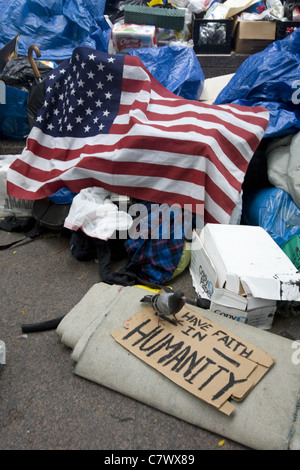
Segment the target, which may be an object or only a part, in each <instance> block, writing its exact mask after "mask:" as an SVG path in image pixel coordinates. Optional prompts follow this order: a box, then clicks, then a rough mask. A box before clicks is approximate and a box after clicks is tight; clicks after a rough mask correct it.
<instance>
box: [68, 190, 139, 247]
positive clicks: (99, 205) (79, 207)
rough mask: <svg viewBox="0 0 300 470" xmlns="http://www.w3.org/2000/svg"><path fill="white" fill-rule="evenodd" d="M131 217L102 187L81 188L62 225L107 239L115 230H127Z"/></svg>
mask: <svg viewBox="0 0 300 470" xmlns="http://www.w3.org/2000/svg"><path fill="white" fill-rule="evenodd" d="M131 225H132V217H131V216H130V215H129V214H127V212H125V211H119V209H118V206H117V205H116V204H114V203H113V202H112V201H111V199H110V193H109V191H106V189H103V188H97V187H92V188H85V189H82V190H81V191H80V192H79V193H78V194H77V195H76V196H75V197H74V199H73V201H72V204H71V207H70V211H69V214H68V216H67V217H66V219H65V222H64V226H65V227H66V228H68V229H70V230H75V231H77V230H78V229H81V230H82V231H83V232H84V233H85V234H86V235H88V236H90V237H94V238H99V239H101V240H108V239H109V238H111V237H112V235H113V234H114V232H115V231H116V230H128V229H129V228H130V227H131Z"/></svg>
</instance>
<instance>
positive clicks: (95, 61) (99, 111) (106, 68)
mask: <svg viewBox="0 0 300 470" xmlns="http://www.w3.org/2000/svg"><path fill="white" fill-rule="evenodd" d="M123 64H124V57H123V56H121V55H114V56H112V55H108V54H104V53H102V52H99V51H95V50H94V49H90V50H89V49H88V48H81V47H78V48H76V49H75V50H74V51H73V54H72V57H71V58H70V59H69V60H66V61H64V62H62V63H61V64H60V65H59V66H58V67H57V68H56V69H55V70H54V71H53V72H52V73H50V74H48V76H47V77H46V79H45V102H44V105H43V106H42V108H41V109H40V112H39V114H38V116H37V119H36V124H35V125H36V127H39V128H40V129H41V130H42V131H43V132H44V133H45V134H49V135H52V136H55V137H68V136H69V137H90V136H95V135H98V134H107V133H108V132H109V129H110V127H111V125H112V123H113V121H114V119H115V118H116V116H117V114H118V110H119V105H120V95H121V87H122V70H123Z"/></svg>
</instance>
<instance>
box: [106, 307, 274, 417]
mask: <svg viewBox="0 0 300 470" xmlns="http://www.w3.org/2000/svg"><path fill="white" fill-rule="evenodd" d="M176 317H177V319H178V320H180V321H181V325H179V324H177V325H176V324H175V322H173V320H169V319H164V320H163V321H162V322H158V318H157V317H156V316H155V314H154V312H153V310H152V308H151V307H148V306H146V307H144V308H143V309H142V310H141V311H140V312H138V313H137V314H136V315H134V316H132V317H131V318H129V319H128V321H127V322H125V324H124V328H125V330H115V331H113V332H112V333H111V335H112V337H113V338H114V339H115V340H116V341H117V342H118V343H119V344H120V345H122V346H123V347H124V348H126V349H127V350H129V351H130V352H131V353H132V354H134V355H135V356H137V357H138V358H140V359H141V360H142V361H144V362H146V363H147V364H148V365H150V366H151V367H153V368H155V369H156V370H158V371H159V372H160V373H162V374H164V375H165V376H166V377H168V378H169V379H170V380H172V381H173V382H174V383H176V384H177V385H179V386H180V387H183V388H184V389H185V390H187V391H189V392H190V393H192V394H193V395H196V396H197V397H198V398H200V399H201V400H204V401H205V402H207V403H209V404H211V405H212V406H214V407H215V408H217V409H218V410H219V411H221V412H222V413H225V414H226V415H230V414H231V413H232V412H233V410H234V406H233V405H232V403H231V402H230V401H229V399H230V398H232V399H234V400H243V399H244V398H245V397H246V395H247V394H248V393H249V392H250V390H251V389H252V388H253V387H254V386H255V385H256V384H257V383H258V382H259V381H260V380H261V379H262V378H263V376H264V375H265V374H266V372H267V371H268V370H269V368H270V367H271V366H272V365H273V363H274V358H273V357H271V356H270V355H269V354H267V353H266V352H265V351H263V350H262V349H260V348H258V347H256V346H253V345H252V344H250V343H249V342H247V341H245V340H243V339H242V338H239V337H238V336H236V335H235V334H233V333H231V332H230V331H229V330H226V329H224V328H222V327H220V326H219V325H218V324H217V323H214V322H212V321H208V320H207V319H206V318H205V317H202V316H201V315H199V314H198V313H196V312H194V311H193V310H189V309H187V307H186V306H185V307H184V308H183V309H182V310H181V311H180V312H179V313H178V314H177V315H176Z"/></svg>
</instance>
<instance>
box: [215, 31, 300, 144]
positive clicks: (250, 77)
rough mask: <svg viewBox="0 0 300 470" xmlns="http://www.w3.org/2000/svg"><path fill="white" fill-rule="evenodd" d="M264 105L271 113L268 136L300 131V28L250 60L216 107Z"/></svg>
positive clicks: (238, 71)
mask: <svg viewBox="0 0 300 470" xmlns="http://www.w3.org/2000/svg"><path fill="white" fill-rule="evenodd" d="M225 103H235V104H240V105H245V106H264V107H265V108H267V109H269V111H270V122H269V125H268V127H267V129H266V132H265V137H279V136H283V135H287V134H291V133H296V132H297V131H298V130H299V129H300V29H298V30H296V31H295V32H293V33H292V34H290V35H289V36H287V37H286V38H285V39H282V40H280V41H274V42H273V43H272V44H271V45H270V46H268V47H267V48H266V49H264V50H263V51H261V52H258V53H257V54H254V55H252V56H250V57H248V58H247V59H246V60H245V61H244V62H243V64H242V65H241V66H240V67H239V68H238V70H237V71H236V73H235V75H234V76H233V77H232V79H231V80H230V81H229V83H228V84H227V85H226V87H225V88H224V89H223V90H222V91H221V93H220V94H219V95H218V97H217V99H216V100H215V104H225Z"/></svg>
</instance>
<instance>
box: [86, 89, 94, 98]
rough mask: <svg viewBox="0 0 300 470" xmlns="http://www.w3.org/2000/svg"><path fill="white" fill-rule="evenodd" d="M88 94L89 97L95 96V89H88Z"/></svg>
mask: <svg viewBox="0 0 300 470" xmlns="http://www.w3.org/2000/svg"><path fill="white" fill-rule="evenodd" d="M86 94H87V96H88V97H89V98H92V97H93V94H94V91H92V90H88V91H87V92H86Z"/></svg>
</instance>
